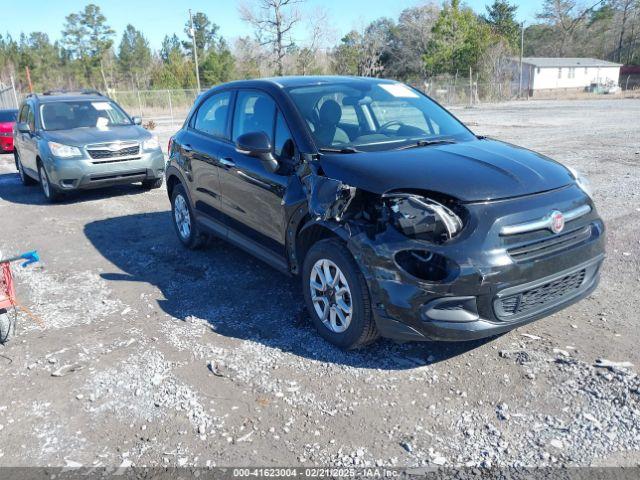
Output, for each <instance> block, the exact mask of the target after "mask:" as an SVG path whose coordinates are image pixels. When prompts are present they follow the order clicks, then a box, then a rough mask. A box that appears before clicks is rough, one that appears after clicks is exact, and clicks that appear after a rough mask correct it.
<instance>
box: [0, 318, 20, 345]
mask: <svg viewBox="0 0 640 480" xmlns="http://www.w3.org/2000/svg"><path fill="white" fill-rule="evenodd" d="M15 328H16V323H15V319H12V318H11V316H10V315H9V312H7V311H6V310H0V344H4V343H7V342H8V341H9V339H10V338H11V337H12V336H13V334H14V333H15Z"/></svg>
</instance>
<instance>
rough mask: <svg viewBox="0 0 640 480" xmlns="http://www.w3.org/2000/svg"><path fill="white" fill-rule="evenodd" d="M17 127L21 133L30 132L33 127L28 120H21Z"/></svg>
mask: <svg viewBox="0 0 640 480" xmlns="http://www.w3.org/2000/svg"><path fill="white" fill-rule="evenodd" d="M16 129H17V130H18V132H20V133H29V132H30V131H31V129H30V128H29V124H28V123H26V122H20V123H18V124H17V125H16Z"/></svg>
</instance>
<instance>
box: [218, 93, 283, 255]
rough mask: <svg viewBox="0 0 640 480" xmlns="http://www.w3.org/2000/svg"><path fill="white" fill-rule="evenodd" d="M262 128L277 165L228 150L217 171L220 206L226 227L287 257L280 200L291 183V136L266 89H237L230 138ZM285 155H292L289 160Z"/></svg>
mask: <svg viewBox="0 0 640 480" xmlns="http://www.w3.org/2000/svg"><path fill="white" fill-rule="evenodd" d="M256 131H263V132H265V133H266V134H267V136H268V137H269V139H270V140H271V144H272V145H273V146H274V151H273V153H274V155H275V156H276V158H277V159H278V160H279V161H280V163H281V168H280V169H278V171H276V172H270V171H268V170H266V169H265V168H264V166H263V165H262V163H261V161H260V160H259V159H257V158H255V157H251V156H249V155H245V154H243V153H240V152H238V151H237V150H235V148H234V149H232V150H230V151H229V156H228V157H227V158H226V159H224V160H225V164H224V165H223V166H222V168H221V170H220V186H221V192H222V208H223V211H224V212H225V214H226V215H227V222H228V226H229V228H230V229H232V230H235V231H236V232H238V233H241V234H243V235H244V236H246V237H248V238H249V239H250V240H253V241H255V242H257V243H259V244H260V245H261V246H264V247H267V248H269V249H270V250H271V251H272V252H273V253H276V254H277V255H279V256H280V255H282V256H284V255H285V225H284V223H285V214H284V209H283V207H282V200H283V197H284V193H285V190H286V186H287V183H288V181H289V178H290V176H289V173H290V169H288V168H287V162H288V161H292V159H293V149H294V146H293V140H292V137H291V134H290V131H289V128H288V127H287V125H286V122H285V120H284V117H283V116H282V114H281V113H280V112H279V110H278V108H277V105H276V103H275V101H274V100H273V99H272V98H271V97H270V96H269V95H268V94H267V93H265V92H262V91H258V90H239V91H238V93H237V95H236V100H235V108H234V115H233V122H232V137H231V138H232V140H233V141H234V142H235V140H236V139H237V138H238V137H239V136H240V135H242V134H244V133H249V132H256ZM286 157H290V158H289V159H287V158H286Z"/></svg>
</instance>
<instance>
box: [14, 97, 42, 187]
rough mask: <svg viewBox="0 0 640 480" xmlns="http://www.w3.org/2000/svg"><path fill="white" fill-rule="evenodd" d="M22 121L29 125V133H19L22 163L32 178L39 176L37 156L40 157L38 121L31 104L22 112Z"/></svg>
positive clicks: (25, 106) (26, 105)
mask: <svg viewBox="0 0 640 480" xmlns="http://www.w3.org/2000/svg"><path fill="white" fill-rule="evenodd" d="M20 119H21V120H20V121H22V122H24V123H26V124H27V125H29V131H28V132H18V133H17V135H16V136H17V138H18V140H19V145H20V147H19V150H18V152H19V153H20V162H21V163H22V167H23V168H24V169H25V171H28V172H29V173H30V174H31V175H32V176H37V175H38V173H37V172H38V168H37V166H36V156H37V155H38V133H37V132H36V121H35V115H34V110H33V106H32V105H31V104H29V103H27V104H25V105H24V107H23V109H22V110H21V111H20Z"/></svg>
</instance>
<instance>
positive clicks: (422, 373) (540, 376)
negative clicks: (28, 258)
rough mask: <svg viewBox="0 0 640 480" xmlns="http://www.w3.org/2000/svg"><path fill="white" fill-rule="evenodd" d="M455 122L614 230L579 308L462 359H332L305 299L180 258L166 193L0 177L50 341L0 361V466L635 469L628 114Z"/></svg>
mask: <svg viewBox="0 0 640 480" xmlns="http://www.w3.org/2000/svg"><path fill="white" fill-rule="evenodd" d="M454 112H455V113H456V114H457V115H458V116H459V117H460V118H461V119H463V120H464V121H466V122H467V123H468V124H470V125H471V126H472V128H473V129H474V130H475V131H476V132H477V133H481V134H486V135H491V136H495V137H497V138H500V139H503V140H506V141H510V142H513V143H516V144H520V145H523V146H525V147H528V148H532V149H534V150H538V151H541V152H543V153H545V154H548V155H550V156H552V157H554V158H556V159H558V160H560V161H562V162H565V163H566V164H568V165H571V166H573V167H577V168H579V169H580V170H582V171H583V172H585V173H586V174H587V175H589V176H590V177H591V180H592V183H593V185H594V187H595V191H596V193H595V198H596V202H597V204H598V207H599V210H600V213H601V215H602V216H603V217H604V219H605V221H606V223H607V226H608V233H607V235H608V240H607V241H608V258H607V261H606V263H605V266H604V272H603V279H602V282H601V285H600V287H599V289H598V290H597V291H596V292H595V293H594V294H593V295H592V296H591V297H589V298H587V299H586V300H584V301H582V302H580V303H579V304H577V305H574V306H572V307H570V308H569V309H566V310H564V311H562V312H560V313H558V314H555V315H553V316H551V317H549V318H546V319H544V320H541V321H538V322H536V323H534V324H531V325H528V326H525V327H523V328H521V329H519V330H516V331H513V332H511V333H509V334H507V335H504V336H502V337H500V338H497V339H493V340H491V341H485V342H475V343H471V344H436V343H413V344H403V345H400V344H395V343H392V342H389V341H380V342H378V343H376V344H375V345H373V346H372V347H370V348H368V349H366V350H363V351H357V352H349V353H344V352H341V351H339V350H336V349H335V348H333V347H331V346H330V345H328V344H326V343H325V342H323V341H322V340H320V339H319V338H318V336H317V335H316V334H315V332H314V330H313V329H312V328H311V327H310V326H309V324H308V323H307V321H306V320H305V319H304V317H303V316H302V315H300V311H301V307H302V302H301V293H300V287H299V282H298V281H297V280H296V279H292V278H288V277H285V276H283V275H281V274H280V273H278V272H276V271H274V270H271V269H270V268H269V267H267V266H266V265H264V264H262V263H260V262H259V261H257V260H254V259H253V258H252V257H250V256H249V255H247V254H245V253H243V252H242V251H240V250H238V249H236V248H234V247H232V246H229V245H227V244H225V243H223V242H221V241H213V242H212V244H211V246H210V248H209V249H207V250H204V251H200V252H188V251H186V250H184V249H183V248H182V247H181V246H180V245H179V243H178V240H177V239H176V237H175V234H174V231H173V228H172V226H171V223H170V213H169V202H168V200H167V197H166V192H165V191H164V189H162V190H157V191H153V192H147V193H145V192H143V191H142V190H141V189H140V188H139V187H137V186H130V187H119V188H112V189H107V190H101V191H94V192H89V193H86V194H83V195H77V196H73V197H71V198H69V199H67V200H66V201H65V202H64V203H61V204H58V205H54V206H51V205H46V204H45V203H44V201H43V197H42V196H41V193H40V191H39V189H38V188H37V187H29V188H27V187H23V186H22V185H21V184H20V183H19V179H18V175H17V174H16V172H15V170H14V168H13V158H12V157H11V156H7V155H4V156H2V157H0V218H1V219H2V223H1V224H0V251H1V252H2V253H3V254H7V255H8V254H9V253H17V252H19V251H24V250H27V249H32V248H34V249H38V250H39V252H40V254H41V256H42V258H43V261H42V262H41V263H40V264H39V265H38V266H36V267H35V268H34V267H31V268H27V269H24V270H22V269H19V270H17V272H16V275H17V283H18V293H19V297H20V298H21V300H22V303H23V304H24V305H25V306H27V307H28V308H29V309H30V310H31V311H32V312H34V313H35V314H36V315H38V316H39V317H41V318H42V319H43V321H44V324H45V328H40V327H38V326H37V324H36V323H35V322H34V321H32V320H30V319H29V318H27V317H26V316H24V315H21V316H20V324H19V331H18V336H17V337H15V338H14V340H13V341H12V342H11V343H9V344H8V345H7V346H5V347H0V355H1V356H0V366H1V367H2V369H1V370H0V372H1V373H0V391H1V392H2V394H1V395H0V465H1V466H24V465H43V466H44V465H62V466H64V465H79V464H81V465H84V466H105V465H122V464H124V465H129V464H133V465H148V466H151V465H162V466H174V465H179V466H182V465H202V466H204V465H218V466H223V465H224V466H229V465H234V466H239V465H263V466H267V465H268V466H274V465H279V466H282V465H304V466H310V465H324V466H326V465H334V466H338V465H360V466H362V465H385V466H392V465H393V466H438V465H445V466H450V465H474V466H476V465H478V466H504V465H511V466H520V465H528V466H543V465H552V464H559V465H598V466H603V465H606V466H609V465H639V464H640V378H639V377H638V376H637V374H636V372H637V371H638V365H640V353H639V351H638V344H639V343H640V329H639V328H638V311H639V310H640V294H638V289H639V288H640V270H639V267H640V265H639V263H640V262H639V259H640V237H639V235H638V233H639V231H640V229H639V226H640V121H639V119H640V101H638V100H611V99H608V100H597V101H573V102H551V101H536V102H529V103H511V104H501V105H495V106H484V107H479V108H474V109H456V110H454ZM162 140H163V143H165V144H166V138H163V139H162ZM0 256H1V255H0ZM603 359H604V360H608V361H613V362H630V363H631V364H633V365H632V366H628V365H627V366H626V367H623V366H617V365H613V366H612V365H608V364H607V363H606V361H605V362H604V364H603V365H599V364H598V362H599V361H602V360H603Z"/></svg>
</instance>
